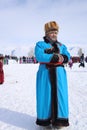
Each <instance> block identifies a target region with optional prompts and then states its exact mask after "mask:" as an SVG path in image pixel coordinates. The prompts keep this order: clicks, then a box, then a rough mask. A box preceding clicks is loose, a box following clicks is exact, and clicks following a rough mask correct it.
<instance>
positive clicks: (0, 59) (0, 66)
mask: <svg viewBox="0 0 87 130" xmlns="http://www.w3.org/2000/svg"><path fill="white" fill-rule="evenodd" d="M3 60H4V57H3V56H0V84H3V82H4V71H3Z"/></svg>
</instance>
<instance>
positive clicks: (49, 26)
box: [44, 21, 59, 34]
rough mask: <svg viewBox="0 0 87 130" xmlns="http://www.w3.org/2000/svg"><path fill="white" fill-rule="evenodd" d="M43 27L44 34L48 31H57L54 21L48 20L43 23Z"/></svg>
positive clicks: (57, 27)
mask: <svg viewBox="0 0 87 130" xmlns="http://www.w3.org/2000/svg"><path fill="white" fill-rule="evenodd" d="M44 29H45V34H47V33H49V32H50V31H59V26H58V24H57V23H56V22H55V21H50V22H48V23H46V24H45V26H44Z"/></svg>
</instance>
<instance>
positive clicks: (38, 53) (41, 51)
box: [35, 42, 53, 63]
mask: <svg viewBox="0 0 87 130" xmlns="http://www.w3.org/2000/svg"><path fill="white" fill-rule="evenodd" d="M44 44H45V43H43V42H38V43H36V46H35V57H36V60H37V61H38V62H47V63H49V62H50V60H51V59H52V56H53V54H47V53H45V45H44Z"/></svg>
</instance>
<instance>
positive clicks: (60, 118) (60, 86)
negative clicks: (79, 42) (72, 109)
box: [35, 41, 70, 126]
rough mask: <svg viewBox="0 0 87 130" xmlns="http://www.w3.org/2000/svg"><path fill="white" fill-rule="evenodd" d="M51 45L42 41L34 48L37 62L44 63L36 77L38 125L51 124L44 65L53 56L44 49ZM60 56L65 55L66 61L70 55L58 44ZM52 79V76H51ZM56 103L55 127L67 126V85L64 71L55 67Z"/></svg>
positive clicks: (46, 73)
mask: <svg viewBox="0 0 87 130" xmlns="http://www.w3.org/2000/svg"><path fill="white" fill-rule="evenodd" d="M51 47H52V46H51V44H49V43H46V42H44V41H39V42H37V43H36V46H35V57H36V59H37V61H38V62H40V63H45V64H40V65H39V68H38V72H37V77H36V110H37V121H36V123H37V124H38V125H49V124H51V122H52V87H51V81H50V73H49V69H48V68H47V66H46V63H49V62H50V61H51V59H52V57H53V54H47V53H45V52H44V50H45V49H48V48H51ZM58 47H59V50H60V54H63V55H66V56H67V57H68V60H69V59H70V54H69V52H68V51H67V48H66V46H65V45H63V44H62V45H60V44H58ZM52 76H53V77H54V74H53V75H52ZM56 94H57V95H56V98H57V99H56V102H57V106H56V109H57V113H56V119H55V121H54V122H55V123H54V124H55V125H57V124H58V123H59V124H61V122H62V123H63V124H64V125H65V126H68V117H69V110H68V85H67V76H66V70H65V68H64V67H62V66H57V67H56Z"/></svg>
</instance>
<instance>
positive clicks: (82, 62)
mask: <svg viewBox="0 0 87 130" xmlns="http://www.w3.org/2000/svg"><path fill="white" fill-rule="evenodd" d="M84 61H85V58H84V53H82V55H81V57H80V64H79V67H80V66H82V67H85V63H84Z"/></svg>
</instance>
